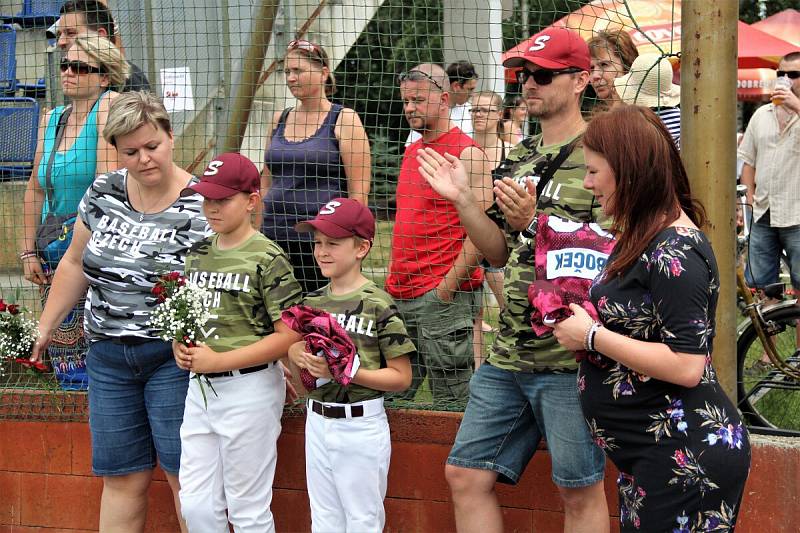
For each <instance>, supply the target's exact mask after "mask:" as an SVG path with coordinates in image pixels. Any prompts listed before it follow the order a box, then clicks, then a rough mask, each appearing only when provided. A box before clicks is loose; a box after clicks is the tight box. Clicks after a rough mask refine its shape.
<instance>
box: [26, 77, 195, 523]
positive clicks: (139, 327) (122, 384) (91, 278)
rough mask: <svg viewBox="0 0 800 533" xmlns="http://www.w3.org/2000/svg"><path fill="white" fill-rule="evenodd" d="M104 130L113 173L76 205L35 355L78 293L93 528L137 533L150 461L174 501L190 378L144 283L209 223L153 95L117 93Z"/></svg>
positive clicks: (179, 256)
mask: <svg viewBox="0 0 800 533" xmlns="http://www.w3.org/2000/svg"><path fill="white" fill-rule="evenodd" d="M103 137H104V138H105V140H106V142H108V143H109V144H110V145H112V146H114V147H116V149H117V154H118V155H119V159H118V162H117V165H118V166H119V167H120V170H116V171H113V172H109V173H107V174H102V175H100V176H97V178H96V179H95V180H94V182H93V183H92V184H91V186H90V187H89V189H88V190H87V191H86V193H85V194H84V195H83V198H82V199H81V201H80V206H79V208H78V220H77V221H76V222H75V235H74V237H73V239H72V243H71V244H70V246H69V249H68V250H67V253H66V255H64V258H63V260H62V261H61V263H60V264H59V265H58V268H57V269H56V272H55V276H54V277H53V286H52V289H51V296H52V297H51V298H50V300H49V301H48V302H47V305H46V306H45V308H44V310H43V311H42V316H41V318H40V321H39V339H38V340H37V341H36V344H35V345H34V349H33V356H32V359H33V360H35V359H37V358H39V357H41V355H42V354H43V352H44V349H45V348H46V347H47V346H48V344H50V342H51V340H52V338H53V332H54V331H55V330H56V327H57V326H58V324H60V323H61V321H62V320H63V319H64V317H65V316H66V314H67V313H68V312H69V310H70V309H71V308H72V307H73V306H74V304H75V303H76V302H77V301H78V300H80V299H81V298H83V297H84V295H85V296H86V317H85V328H86V332H87V336H88V338H89V341H90V343H89V344H90V346H89V352H88V354H87V357H86V368H87V371H88V375H89V379H90V381H91V387H90V388H89V429H90V431H91V435H92V471H93V472H94V474H95V475H98V476H102V477H103V495H102V498H101V501H100V531H143V530H144V525H145V518H146V509H147V493H148V488H149V486H150V481H151V479H152V476H153V469H154V468H155V465H156V462H158V464H159V465H160V466H161V469H162V470H163V471H164V473H165V474H166V477H167V481H168V483H169V485H170V488H171V489H172V492H173V497H174V500H175V506H176V508H177V509H179V507H180V504H179V500H178V490H179V486H178V485H179V483H178V469H179V465H180V456H181V444H180V443H181V440H180V427H181V423H182V421H183V410H184V403H185V400H186V391H187V389H188V385H189V374H188V372H186V371H185V370H182V369H180V368H178V366H177V365H176V364H175V360H174V359H173V356H172V346H171V344H170V343H169V342H165V341H162V340H160V339H159V338H157V337H156V336H155V334H154V332H153V331H152V328H151V327H150V326H149V324H148V320H149V319H150V313H151V312H152V310H153V308H154V307H155V306H156V304H157V301H156V296H154V295H153V294H152V292H151V291H152V289H153V287H154V285H155V283H156V281H157V280H158V277H159V276H160V275H161V274H163V273H164V272H170V271H180V272H182V271H183V267H184V260H185V258H186V254H187V252H188V250H189V249H190V248H191V247H192V246H193V245H194V244H195V243H196V242H198V241H200V240H202V239H203V238H205V237H206V236H207V235H208V234H209V233H210V230H209V228H208V225H207V223H206V218H205V216H204V215H203V210H202V205H203V200H202V198H201V197H200V195H198V194H193V195H190V196H186V197H181V196H180V193H181V191H182V190H183V189H184V188H185V187H187V186H188V185H191V184H193V183H196V182H197V180H196V178H194V177H192V176H191V175H190V174H189V173H188V172H186V171H184V170H183V169H181V168H180V167H179V166H178V165H177V164H176V163H175V162H174V161H173V148H174V143H173V137H172V127H171V125H170V119H169V115H168V114H167V111H166V109H165V108H164V105H163V104H162V103H161V101H159V100H158V99H157V98H156V97H155V96H154V95H153V94H151V93H148V92H127V93H123V94H121V95H119V96H118V97H117V98H116V99H115V100H114V103H113V104H112V105H111V108H110V110H109V119H108V122H107V123H106V127H105V130H104V131H103ZM87 290H88V293H87ZM180 516H181V514H180V512H178V517H179V520H180ZM181 528H182V529H183V530H184V531H185V528H184V526H183V523H182V521H181Z"/></svg>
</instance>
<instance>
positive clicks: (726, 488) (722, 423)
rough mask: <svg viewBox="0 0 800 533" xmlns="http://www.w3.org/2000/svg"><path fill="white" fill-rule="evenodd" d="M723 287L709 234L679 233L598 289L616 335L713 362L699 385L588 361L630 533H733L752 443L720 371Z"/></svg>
mask: <svg viewBox="0 0 800 533" xmlns="http://www.w3.org/2000/svg"><path fill="white" fill-rule="evenodd" d="M717 280H718V271H717V265H716V261H715V260H714V255H713V252H712V250H711V246H710V244H709V243H708V240H707V239H706V237H705V235H703V233H702V232H700V231H698V230H694V229H690V228H684V227H669V228H666V229H664V230H663V231H661V232H660V233H659V234H658V235H657V236H656V237H655V238H654V239H653V241H652V243H651V244H650V246H649V247H648V248H647V250H646V251H645V252H644V253H643V254H642V256H641V257H640V258H639V260H638V261H637V262H636V263H635V264H634V265H633V266H632V267H631V268H630V269H628V270H627V271H626V272H624V273H623V274H622V275H620V276H619V277H617V278H615V279H612V280H610V281H606V280H603V279H602V275H601V276H600V278H598V280H596V281H595V282H594V283H593V284H592V288H591V290H590V296H591V299H592V302H593V303H594V304H595V306H596V307H597V310H598V313H599V316H600V320H601V321H602V323H603V326H605V327H606V328H608V329H609V330H611V331H615V332H617V333H620V334H623V335H626V336H629V337H632V338H634V339H638V340H643V341H650V342H660V343H664V344H666V345H667V346H669V347H670V348H671V349H672V350H674V351H676V352H682V353H691V354H697V356H698V357H705V358H706V366H705V371H704V373H703V377H702V379H701V380H700V383H699V384H698V385H697V386H695V387H692V388H686V387H682V386H679V385H675V384H672V383H667V382H665V381H661V380H658V379H654V378H650V377H649V376H646V375H643V374H640V373H638V372H635V371H633V370H631V369H629V368H627V367H626V366H624V365H622V364H619V363H617V362H616V361H613V360H611V359H609V358H607V357H605V356H603V355H601V354H598V353H592V354H590V356H589V357H588V358H586V359H584V360H583V361H582V362H581V366H580V370H579V373H578V388H579V390H580V396H581V405H582V407H583V413H584V416H585V417H586V422H587V424H588V425H589V429H590V431H591V433H592V437H593V438H594V441H595V442H596V443H597V444H598V445H599V446H600V447H601V448H603V449H604V450H605V452H606V454H607V455H608V457H609V458H610V459H611V460H612V461H613V462H614V464H615V465H616V466H617V468H618V469H619V471H620V475H619V478H618V480H617V484H618V487H619V500H620V525H621V531H646V532H662V531H668V532H670V533H674V532H677V533H684V532H686V533H688V532H694V531H733V528H734V525H735V523H736V515H737V513H738V511H739V504H740V502H741V498H742V493H743V490H744V484H745V481H746V479H747V474H748V471H749V466H750V444H749V441H748V436H747V431H746V429H745V428H744V426H743V425H742V420H741V419H740V417H739V414H738V413H737V411H736V408H735V407H734V405H733V403H732V402H731V401H730V400H729V399H728V397H727V396H726V395H725V393H724V392H723V390H722V388H721V387H720V385H719V383H718V382H717V379H716V374H715V372H714V369H713V367H712V366H711V356H710V353H711V349H712V341H713V338H714V312H715V309H716V305H717V297H718V288H719V287H718V282H717Z"/></svg>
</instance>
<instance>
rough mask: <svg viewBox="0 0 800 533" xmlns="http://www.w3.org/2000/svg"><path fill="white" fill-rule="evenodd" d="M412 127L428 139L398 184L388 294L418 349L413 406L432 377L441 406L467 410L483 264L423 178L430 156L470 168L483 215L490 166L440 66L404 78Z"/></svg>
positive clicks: (410, 151)
mask: <svg viewBox="0 0 800 533" xmlns="http://www.w3.org/2000/svg"><path fill="white" fill-rule="evenodd" d="M398 81H399V83H400V95H401V97H402V99H403V108H404V111H405V115H406V119H407V120H408V123H409V125H410V126H411V127H412V128H414V129H415V130H417V131H419V132H421V134H422V138H421V139H419V140H418V141H416V142H414V143H412V144H411V145H410V146H408V148H406V151H405V154H404V156H403V162H402V165H401V167H400V175H399V177H398V183H397V214H396V217H395V223H394V229H393V234H392V260H391V264H390V265H389V276H388V278H387V279H386V292H388V293H389V294H390V295H391V296H392V297H393V298H394V299H395V302H396V303H397V307H398V309H399V310H400V312H401V313H402V315H403V321H404V322H405V324H406V329H407V330H408V333H409V335H410V336H411V338H412V340H413V341H414V344H415V346H416V347H417V356H416V358H412V360H411V362H412V365H413V366H412V371H413V374H412V383H411V387H410V388H409V389H408V391H406V392H405V393H403V394H402V395H401V396H400V397H401V398H403V399H408V400H411V399H413V398H414V395H415V393H416V391H417V388H418V387H419V386H420V385H421V384H422V381H423V379H424V378H425V377H426V376H427V377H428V383H429V385H430V390H431V394H432V396H433V400H434V401H435V402H436V403H437V404H438V405H449V406H459V405H460V406H463V405H464V403H465V402H466V399H467V393H468V388H469V380H470V377H471V376H472V366H473V351H472V330H473V322H474V320H475V317H476V315H477V312H478V309H480V307H479V306H480V305H481V304H482V291H481V287H482V284H483V272H482V270H481V269H480V268H478V264H479V262H480V259H481V258H480V256H479V255H478V253H477V251H476V249H475V247H474V246H473V245H472V243H471V242H470V240H469V239H467V238H466V233H465V232H464V228H463V227H462V225H461V222H460V220H459V218H458V213H457V212H456V208H455V206H453V205H452V204H451V203H450V202H448V201H447V200H445V199H444V198H442V197H441V196H440V195H439V194H438V193H436V192H435V191H434V190H433V189H432V188H431V187H430V185H428V183H427V181H425V179H424V178H423V177H422V175H421V174H420V172H419V162H418V161H417V158H416V154H417V153H418V152H419V150H420V149H422V148H432V149H434V150H436V151H437V152H439V153H441V154H445V153H449V154H451V155H453V156H455V157H458V158H460V159H461V160H462V161H463V162H464V166H465V167H466V169H467V173H468V175H469V176H470V179H471V188H472V190H473V193H474V195H475V197H476V198H477V199H478V200H477V201H478V204H479V208H480V209H481V210H485V209H486V208H488V207H489V203H490V199H491V178H490V168H489V162H488V160H487V159H486V155H484V153H483V151H482V150H481V149H480V147H478V145H477V144H475V142H474V141H473V140H472V139H471V138H470V137H469V136H467V135H466V134H465V133H464V132H462V131H461V130H460V129H459V128H458V127H457V126H455V125H454V124H453V122H452V121H451V120H450V105H449V104H450V93H449V91H448V89H449V80H448V78H447V75H446V73H445V71H444V70H443V69H442V67H440V66H439V65H433V64H428V63H426V64H422V65H417V66H416V67H414V68H413V69H411V70H410V71H408V72H405V73H403V74H401V75H400V76H399V80H398Z"/></svg>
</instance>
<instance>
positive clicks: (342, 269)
mask: <svg viewBox="0 0 800 533" xmlns="http://www.w3.org/2000/svg"><path fill="white" fill-rule="evenodd" d="M367 252H369V241H366V240H363V239H359V238H357V237H344V238H342V239H334V238H333V237H328V236H327V235H325V234H324V233H322V232H320V231H315V232H314V259H316V260H317V264H318V265H319V269H320V271H322V275H323V276H325V277H326V278H329V279H334V278H337V277H342V276H345V275H347V274H350V273H351V272H353V271H354V270H358V271H360V270H361V260H362V259H364V257H365V256H366V255H367Z"/></svg>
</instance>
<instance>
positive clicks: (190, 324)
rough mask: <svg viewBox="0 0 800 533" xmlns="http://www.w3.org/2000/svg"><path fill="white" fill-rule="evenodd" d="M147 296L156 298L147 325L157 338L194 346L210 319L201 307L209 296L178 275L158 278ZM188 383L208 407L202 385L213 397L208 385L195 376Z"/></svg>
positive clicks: (204, 380)
mask: <svg viewBox="0 0 800 533" xmlns="http://www.w3.org/2000/svg"><path fill="white" fill-rule="evenodd" d="M151 292H152V293H153V295H155V296H156V298H158V301H159V304H158V305H157V306H156V308H155V309H153V311H152V313H150V320H149V321H148V325H149V326H150V327H152V328H153V329H154V330H157V331H158V336H159V337H160V338H161V339H163V340H165V341H177V342H179V343H181V344H183V345H184V346H188V347H190V348H191V347H193V346H196V345H197V341H198V339H199V338H200V334H201V330H202V327H203V326H205V324H206V322H208V319H209V318H211V313H209V311H208V307H207V306H206V304H205V301H206V300H208V299H209V298H210V297H211V292H210V291H208V290H206V289H203V288H200V287H198V286H197V285H195V284H194V283H191V282H189V281H188V280H187V279H186V277H185V276H183V275H182V274H181V273H180V272H170V273H169V274H164V275H163V276H161V277H160V278H159V279H158V281H157V282H156V284H155V286H154V287H153V290H152V291H151ZM192 379H196V380H197V383H198V384H199V385H200V392H201V394H202V395H203V402H204V403H206V405H208V403H207V400H206V391H205V387H204V384H205V385H208V387H209V388H210V389H211V392H213V393H214V395H215V396H216V395H217V391H215V390H214V386H213V385H212V384H211V381H210V380H209V379H208V378H207V377H205V376H204V375H202V374H197V373H195V375H194V377H193V378H192Z"/></svg>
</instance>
